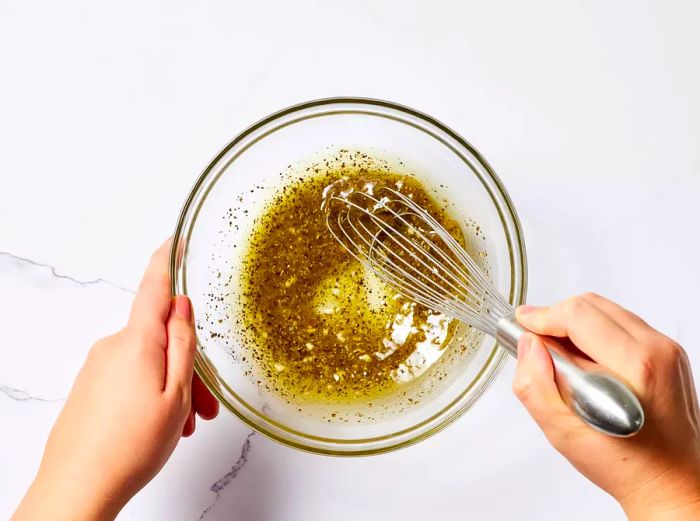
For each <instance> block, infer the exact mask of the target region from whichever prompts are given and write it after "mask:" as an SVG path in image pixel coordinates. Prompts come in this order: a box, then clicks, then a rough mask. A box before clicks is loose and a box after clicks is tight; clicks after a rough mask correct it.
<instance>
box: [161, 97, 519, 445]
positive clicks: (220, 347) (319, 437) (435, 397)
mask: <svg viewBox="0 0 700 521" xmlns="http://www.w3.org/2000/svg"><path fill="white" fill-rule="evenodd" d="M339 148H350V149H355V150H362V151H364V152H366V153H369V154H370V155H373V156H379V157H382V158H389V161H391V160H392V158H395V159H396V160H397V161H400V163H398V162H395V164H401V165H402V167H401V168H402V169H404V170H407V171H409V172H413V173H415V174H416V176H417V177H418V179H420V180H421V181H422V182H424V183H425V184H426V185H429V186H430V187H431V188H434V189H436V190H437V191H438V197H440V198H445V199H447V200H448V201H450V202H451V203H454V205H455V206H454V207H455V208H457V214H459V215H458V217H459V218H460V219H463V220H469V221H471V222H475V223H477V224H478V226H479V227H480V228H481V231H482V233H483V236H484V237H485V239H484V243H483V246H482V247H483V250H484V252H485V253H486V254H487V259H488V264H489V267H490V273H491V276H492V278H493V279H494V282H495V284H496V286H497V287H498V288H499V290H500V291H501V292H502V293H503V294H504V295H506V297H507V298H508V300H509V301H510V302H511V303H512V304H513V305H518V304H520V303H522V302H523V301H524V298H525V289H526V280H527V275H526V259H525V247H524V243H523V236H522V231H521V227H520V224H519V221H518V217H517V215H516V213H515V209H514V208H513V204H512V202H511V200H510V198H509V197H508V194H507V193H506V191H505V189H504V187H503V185H502V184H501V182H500V180H499V179H498V177H496V174H495V173H494V172H493V170H492V169H491V167H490V166H489V165H488V163H486V161H485V160H484V158H483V157H481V155H480V154H479V153H478V152H477V151H476V150H475V149H474V147H472V146H471V145H470V144H469V143H467V142H466V141H465V140H464V139H463V138H462V137H460V136H459V135H458V134H457V133H455V132H454V131H453V130H451V129H449V128H448V127H446V126H445V125H443V124H442V123H440V122H439V121H436V120H435V119H433V118H431V117H430V116H427V115H425V114H422V113H420V112H417V111H415V110H413V109H410V108H407V107H403V106H400V105H396V104H394V103H389V102H386V101H379V100H373V99H361V98H332V99H322V100H316V101H310V102H308V103H302V104H300V105H296V106H293V107H290V108H288V109H285V110H282V111H280V112H277V113H275V114H272V115H270V116H268V117H266V118H265V119H263V120H261V121H259V122H258V123H256V124H254V125H253V126H251V127H250V128H248V129H246V130H245V131H243V132H241V133H240V134H239V135H238V136H236V137H235V138H234V139H233V140H232V141H231V142H230V143H229V144H228V145H226V147H225V148H224V149H223V150H222V151H221V152H220V153H219V154H218V155H217V156H216V157H215V158H214V159H213V160H212V161H211V163H210V164H209V166H207V168H206V169H205V170H204V172H203V173H202V175H201V176H200V177H199V179H198V180H197V182H196V183H195V185H194V187H193V188H192V191H191V192H190V194H189V196H188V198H187V200H186V201H185V204H184V207H183V209H182V212H181V214H180V218H179V221H178V224H177V229H176V230H175V238H174V241H173V249H172V252H171V260H170V271H171V276H172V291H173V293H174V294H186V295H188V296H189V297H190V298H191V300H192V304H193V307H194V312H195V316H196V317H197V323H196V327H197V344H198V345H197V355H196V361H195V368H196V371H197V373H198V374H199V376H200V377H201V379H202V381H203V382H204V383H205V384H206V385H207V386H208V387H209V389H210V390H211V391H212V393H213V394H214V395H215V396H216V397H217V398H218V399H219V400H220V401H221V403H222V404H224V405H225V406H226V408H228V409H229V410H230V411H231V412H233V413H234V414H235V415H237V416H238V417H239V418H240V419H241V420H243V421H244V422H246V423H247V424H248V425H250V426H251V427H253V428H254V429H256V430H257V431H259V432H261V433H263V434H265V435H267V436H269V437H271V438H273V439H275V440H277V441H279V442H281V443H284V444H287V445H290V446H293V447H296V448H299V449H303V450H307V451H311V452H317V453H323V454H334V455H362V454H376V453H380V452H385V451H389V450H393V449H397V448H400V447H404V446H407V445H410V444H412V443H416V442H417V441H420V440H422V439H424V438H426V437H428V436H430V435H432V434H434V433H436V432H437V431H439V430H440V429H442V428H444V427H445V426H447V425H448V424H450V423H451V422H453V421H454V420H455V419H457V418H458V417H459V416H461V415H462V414H464V413H465V412H466V411H467V410H469V408H470V407H471V406H472V405H473V404H474V403H475V402H476V400H477V399H478V398H479V397H480V396H481V395H482V393H483V392H484V391H485V390H486V389H487V388H488V386H489V384H490V383H491V382H492V381H493V379H494V378H495V377H496V375H497V373H498V371H499V369H500V367H501V366H502V364H503V362H504V359H505V357H506V356H507V355H506V353H505V352H504V351H503V350H501V349H499V348H498V346H497V345H496V343H495V341H494V340H493V339H491V338H489V337H485V336H479V337H476V339H475V344H474V345H472V346H471V349H468V350H467V351H466V352H467V354H466V355H460V354H459V350H457V349H455V350H454V351H455V353H454V356H452V355H450V356H443V357H442V358H441V359H440V361H439V363H438V364H436V367H431V370H433V369H435V371H436V374H437V372H440V374H441V375H442V378H439V379H438V378H437V377H435V378H433V376H434V375H428V374H426V375H423V376H422V377H421V378H422V379H424V380H425V382H430V385H428V384H424V383H421V384H420V385H417V386H416V387H417V388H421V389H420V392H421V395H420V396H421V399H420V400H417V399H416V400H408V401H406V397H404V398H403V401H401V402H399V401H398V400H397V401H395V403H394V402H391V399H388V401H385V403H384V407H383V410H384V413H382V414H376V413H372V414H366V412H367V410H368V409H366V404H358V405H357V406H356V408H357V410H355V411H353V410H349V411H346V412H347V414H346V415H345V419H346V421H330V419H329V417H328V415H325V416H324V415H323V414H322V413H323V411H318V410H314V408H313V407H311V406H309V407H308V408H306V407H303V406H301V407H300V406H297V405H298V404H297V405H290V404H288V403H285V402H284V401H282V400H280V399H279V397H277V396H274V395H272V394H270V393H269V392H266V391H264V390H261V388H260V386H259V385H256V383H255V381H253V380H252V379H251V378H249V377H247V376H246V375H245V374H244V371H243V369H242V366H241V364H240V363H239V362H240V360H239V359H237V357H236V356H235V355H233V356H232V354H231V353H232V352H235V350H236V332H235V322H234V321H232V320H231V317H230V316H229V312H230V309H229V308H228V306H227V302H228V301H229V300H230V298H231V292H235V291H236V289H237V285H236V277H237V276H239V275H240V274H239V273H238V272H237V268H236V266H237V264H236V260H237V259H240V255H241V254H242V253H243V252H244V245H245V240H246V237H247V234H248V233H249V232H250V229H251V226H252V223H253V219H254V218H255V217H256V215H258V214H259V212H260V211H261V209H262V206H263V204H264V203H265V202H266V201H267V200H269V197H270V196H271V195H272V194H273V193H274V191H275V190H276V188H278V187H279V183H280V172H282V171H284V170H285V169H287V168H288V167H289V166H290V165H292V166H293V165H295V164H303V163H304V161H307V162H308V161H310V160H313V159H314V158H317V159H318V158H319V157H321V158H322V157H323V155H324V154H327V153H329V151H331V152H332V151H333V150H337V149H339ZM260 187H264V189H260ZM243 196H245V197H243ZM241 199H243V200H244V202H243V203H239V201H240V200H241ZM235 204H244V205H246V210H248V212H247V213H245V215H246V216H247V218H246V219H244V220H243V221H241V220H240V219H239V220H238V221H237V223H236V224H237V226H233V225H232V223H230V222H229V221H230V218H229V217H228V215H229V209H230V208H231V207H232V206H233V205H235ZM239 215H240V214H239ZM222 280H226V281H227V282H228V283H227V284H226V285H225V286H224V285H222V283H221V281H222ZM227 293H228V294H227ZM448 349H449V348H448ZM462 352H464V350H462ZM431 378H432V381H431V380H430V379H431ZM378 405H379V404H373V406H374V407H375V409H374V410H375V412H376V410H377V406H378ZM363 408H365V409H363ZM362 410H365V413H362ZM348 420H349V421H348Z"/></svg>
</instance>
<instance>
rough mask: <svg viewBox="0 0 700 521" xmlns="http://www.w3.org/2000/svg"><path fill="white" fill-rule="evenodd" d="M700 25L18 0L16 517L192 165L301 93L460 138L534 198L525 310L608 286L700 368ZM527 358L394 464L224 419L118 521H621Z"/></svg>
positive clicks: (10, 5) (6, 205) (458, 9)
mask: <svg viewBox="0 0 700 521" xmlns="http://www.w3.org/2000/svg"><path fill="white" fill-rule="evenodd" d="M699 26H700V4H698V3H697V2H692V1H687V2H680V1H669V2H653V1H637V2H604V1H586V2H573V1H563V2H562V1H549V2H544V1H535V2H517V1H513V2H447V1H419V2H416V1H405V2H395V3H391V2H376V1H364V0H363V1H356V2H352V3H351V2H342V3H341V2H323V1H318V2H314V1H309V0H300V1H297V2H281V1H280V2H276V3H275V2H269V1H259V2H209V1H207V2H162V1H161V2H134V1H126V2H118V3H113V4H110V5H104V4H102V3H95V2H88V1H74V0H69V1H66V2H12V1H10V0H0V76H1V79H0V143H1V145H0V150H1V153H0V176H2V177H1V179H2V184H1V185H0V251H2V252H3V253H0V295H1V298H0V331H1V332H2V341H1V342H0V346H1V349H2V362H1V363H0V384H1V386H0V418H1V419H2V420H1V421H2V428H1V429H0V518H3V519H4V518H7V517H9V515H10V513H11V512H12V511H13V509H14V507H15V506H16V504H17V502H18V501H19V499H20V497H21V495H22V493H23V491H24V489H25V488H26V486H27V485H28V483H29V482H30V479H31V477H32V475H33V473H34V471H35V468H36V466H37V463H38V461H39V458H40V455H41V451H42V447H43V443H44V441H45V438H46V435H47V432H48V430H49V428H50V425H51V423H52V421H53V420H54V418H55V417H56V415H57V414H58V412H59V409H60V408H61V402H62V399H63V398H64V397H65V396H66V394H67V393H68V391H69V388H70V385H71V381H72V379H73V377H74V375H75V374H76V371H77V370H78V368H79V366H80V364H81V363H82V360H83V357H84V355H85V353H86V351H87V350H88V348H89V347H90V345H91V344H92V342H93V341H94V340H95V339H97V338H98V337H99V336H101V335H104V334H107V333H109V332H112V331H114V330H115V329H116V328H117V327H119V326H120V324H122V322H123V321H124V317H125V316H126V313H127V310H128V306H129V303H130V299H131V292H130V290H131V289H132V288H134V287H135V286H136V285H137V282H138V280H139V278H140V275H141V270H142V268H143V267H144V264H145V262H146V260H147V258H148V256H149V255H150V252H151V250H152V249H153V248H154V247H155V246H156V245H157V244H159V243H160V242H161V241H162V240H163V239H164V238H165V237H167V236H168V235H169V234H170V233H171V232H172V229H173V226H174V224H175V219H176V216H177V213H178V210H179V208H180V205H181V203H182V202H183V200H184V197H185V196H186V194H187V191H188V189H189V187H190V185H191V183H192V182H193V180H194V179H195V177H196V176H197V175H198V173H199V172H200V171H201V169H202V168H203V167H204V166H205V164H206V163H207V162H208V161H209V159H210V158H211V157H212V156H213V155H214V154H215V153H216V152H217V151H218V150H219V149H220V147H222V146H223V145H224V144H225V143H226V142H227V141H228V140H229V139H230V138H231V137H233V136H234V135H235V134H236V133H237V132H238V131H240V130H241V129H242V128H244V127H245V126H247V125H248V124H250V123H251V122H253V121H254V120H256V119H258V118H260V117H262V116H264V115H266V114H267V113H269V112H271V111H272V110H275V109H278V108H281V107H284V106H286V105H289V104H292V103H295V102H298V101H302V100H306V99H311V98H316V97H323V96H330V95H343V94H349V95H363V96H372V97H380V98H386V99H390V100H394V101H398V102H400V103H405V104H408V105H411V106H414V107H416V108H418V109H421V110H423V111H426V112H428V113H430V114H432V115H434V116H436V117H438V118H439V119H442V120H443V121H445V122H446V123H447V124H449V125H450V126H452V127H453V128H455V129H456V130H458V131H459V132H460V133H462V134H463V135H464V136H465V137H466V138H467V139H468V140H470V141H471V142H472V143H473V144H474V145H476V146H477V148H479V149H480V151H481V152H482V153H483V154H484V155H485V156H486V158H487V159H488V160H489V161H490V162H491V164H492V165H493V167H494V168H495V170H496V171H497V172H498V174H499V175H500V176H501V177H502V179H503V181H504V183H505V185H506V187H507V189H508V190H509V191H510V193H511V195H512V197H513V199H514V201H515V204H516V207H517V209H518V210H519V213H520V217H521V219H522V222H523V225H524V228H525V236H526V243H527V246H528V251H529V261H530V301H531V302H533V303H545V302H552V301H555V300H557V299H560V298H563V297H565V296H567V295H569V294H572V293H576V292H582V291H584V290H589V289H591V290H596V291H599V292H601V293H604V294H608V295H610V296H612V297H614V298H616V299H619V300H620V301H621V302H622V303H624V304H626V305H628V306H630V307H632V308H634V309H635V310H637V311H638V312H639V313H641V314H642V315H643V316H644V317H646V318H647V319H648V320H649V321H650V322H651V323H653V324H655V325H656V326H657V327H658V328H660V329H661V330H663V331H665V332H667V333H668V334H670V335H672V336H674V337H675V338H676V339H678V340H679V341H680V342H681V343H682V344H683V345H685V347H686V349H687V350H688V351H689V353H690V356H691V359H692V362H693V365H694V367H695V369H696V372H697V373H700V334H698V332H697V330H693V325H694V324H697V304H696V299H695V293H696V292H697V291H698V290H699V289H700V276H699V275H698V273H700V271H699V270H698V254H700V246H698V239H699V237H698V232H697V229H698V228H697V223H698V222H700V206H699V203H698V196H699V195H700V146H699V145H698V144H699V143H700V101H699V100H700V97H698V95H697V93H698V92H700V72H699V71H700V69H699V68H698V63H700V32H699V31H698V27H699ZM512 373H513V364H512V363H511V364H509V366H508V367H507V368H506V369H505V370H504V371H503V374H502V375H501V377H500V378H499V379H498V381H497V382H496V384H495V385H494V386H493V388H492V389H491V390H490V391H489V392H488V393H487V394H486V395H485V397H484V398H483V399H482V400H481V401H480V402H479V404H478V405H477V406H476V407H475V408H474V409H473V411H472V412H470V413H469V414H468V415H467V416H465V417H464V418H462V419H461V420H460V421H459V422H457V423H456V424H455V425H453V426H452V427H450V428H449V429H447V430H446V431H444V432H443V433H441V434H440V435H438V436H436V437H434V438H432V439H430V440H428V441H425V442H423V443H421V444H419V445H417V446H414V447H412V448H409V449H405V450H401V451H398V452H395V453H392V454H389V455H384V456H380V457H372V458H361V459H334V458H326V457H320V456H313V455H308V454H303V453H300V452H296V451H293V450H290V449H287V448H284V447H282V446H279V445H277V444H275V443H273V442H271V441H269V440H267V439H265V438H263V437H262V436H260V435H250V432H249V430H248V429H247V428H246V427H244V426H243V425H242V424H241V423H240V422H239V421H237V420H236V419H235V418H233V417H232V416H231V415H229V414H227V413H225V412H224V413H223V414H221V416H220V417H219V419H217V420H216V421H214V422H211V423H209V424H200V425H199V428H198V432H197V435H196V436H195V437H194V438H192V439H188V440H185V441H183V442H182V443H181V445H180V446H179V447H178V449H177V451H176V452H175V455H174V456H173V458H172V460H171V461H170V462H169V463H168V465H167V466H166V468H165V470H164V471H163V472H162V474H161V475H159V476H158V477H157V478H156V479H155V480H154V481H153V482H152V483H151V484H150V485H148V486H147V487H146V489H145V490H143V491H142V492H141V493H140V494H139V495H138V496H137V497H136V498H134V500H133V501H132V502H131V503H130V504H129V505H128V506H127V507H126V508H125V510H124V511H123V513H122V514H121V515H120V519H125V520H126V519H135V520H153V519H167V520H175V521H179V520H188V521H196V520H198V519H200V518H202V517H201V514H202V513H203V512H204V510H205V509H206V508H208V507H209V506H211V508H210V509H209V510H208V511H207V513H206V515H205V516H203V519H206V520H208V521H216V520H221V521H223V520H234V519H236V520H248V521H272V520H281V519H284V520H286V521H296V520H305V521H309V520H312V521H313V520H321V519H334V520H338V521H343V520H355V519H365V520H374V519H376V520H380V519H381V520H386V519H402V520H423V519H428V518H431V519H432V518H435V519H444V520H452V519H454V520H457V519H459V520H487V521H488V520H501V519H504V520H508V519H518V520H538V521H546V520H560V519H567V520H571V521H574V520H584V519H590V518H596V519H604V520H619V519H622V518H623V516H622V514H621V512H620V511H619V509H618V508H617V506H616V505H615V504H614V502H613V501H612V500H611V499H609V498H608V497H606V495H605V494H603V493H602V492H600V491H599V490H597V489H596V488H595V487H594V486H593V485H591V484H590V483H588V482H587V481H586V480H585V479H584V478H582V477H580V476H578V475H577V474H576V473H575V472H574V471H573V470H572V469H571V468H570V467H569V465H568V464H567V463H566V461H565V460H564V459H563V458H562V457H560V456H559V455H558V454H557V453H555V452H554V451H553V450H552V449H551V448H550V447H549V446H548V445H547V444H546V442H545V440H544V438H543V436H542V435H541V434H540V433H539V431H538V430H537V428H536V427H535V426H534V424H533V423H532V422H531V421H530V419H529V417H528V416H527V414H526V413H525V412H524V411H523V410H522V409H521V408H520V406H519V405H518V403H517V402H516V400H515V398H514V397H513V396H512V395H511V393H510V379H511V376H512Z"/></svg>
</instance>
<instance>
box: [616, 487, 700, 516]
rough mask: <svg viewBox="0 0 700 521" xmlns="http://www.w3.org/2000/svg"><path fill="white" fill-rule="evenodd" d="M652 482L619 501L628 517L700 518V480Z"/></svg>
mask: <svg viewBox="0 0 700 521" xmlns="http://www.w3.org/2000/svg"><path fill="white" fill-rule="evenodd" d="M649 485H650V486H647V487H643V488H642V489H640V490H638V491H637V492H635V493H634V494H632V495H630V496H628V497H626V498H625V499H623V500H621V501H620V505H621V506H622V508H623V510H624V511H625V514H626V515H627V518H628V519H629V521H677V520H679V519H700V480H696V479H689V480H683V481H676V482H673V481H671V482H667V483H665V484H664V485H660V484H658V483H649ZM651 485H654V486H651Z"/></svg>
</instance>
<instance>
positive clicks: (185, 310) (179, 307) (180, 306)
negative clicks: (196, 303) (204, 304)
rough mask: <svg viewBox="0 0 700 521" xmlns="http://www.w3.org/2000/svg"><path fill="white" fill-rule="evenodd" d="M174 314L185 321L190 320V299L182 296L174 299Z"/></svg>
mask: <svg viewBox="0 0 700 521" xmlns="http://www.w3.org/2000/svg"><path fill="white" fill-rule="evenodd" d="M175 313H176V314H177V316H179V317H181V318H184V319H185V320H190V319H191V318H192V305H191V304H190V299H188V298H187V297H184V296H177V297H175Z"/></svg>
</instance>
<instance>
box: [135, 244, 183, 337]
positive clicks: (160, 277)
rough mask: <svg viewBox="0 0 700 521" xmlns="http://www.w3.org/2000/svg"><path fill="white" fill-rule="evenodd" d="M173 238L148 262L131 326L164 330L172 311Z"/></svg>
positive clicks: (137, 296) (136, 300)
mask: <svg viewBox="0 0 700 521" xmlns="http://www.w3.org/2000/svg"><path fill="white" fill-rule="evenodd" d="M171 242H172V238H171V239H168V240H167V241H165V242H164V243H163V244H162V245H161V246H160V248H158V249H157V250H156V251H155V253H154V254H153V256H152V257H151V261H150V262H149V263H148V267H147V268H146V272H145V273H144V275H143V279H142V280H141V284H140V285H139V290H138V292H137V293H136V297H135V298H134V303H133V304H132V305H131V315H130V316H129V326H130V327H134V328H139V329H142V330H144V331H146V332H147V331H149V330H153V329H154V328H158V331H159V332H160V331H162V329H163V324H165V321H166V320H167V318H168V313H169V312H170V297H171V295H170V272H169V270H168V260H169V258H170V244H171Z"/></svg>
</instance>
